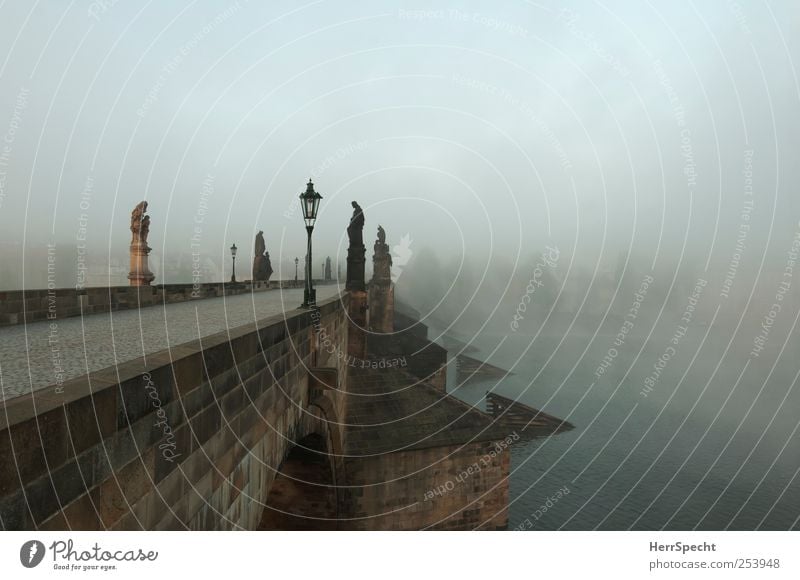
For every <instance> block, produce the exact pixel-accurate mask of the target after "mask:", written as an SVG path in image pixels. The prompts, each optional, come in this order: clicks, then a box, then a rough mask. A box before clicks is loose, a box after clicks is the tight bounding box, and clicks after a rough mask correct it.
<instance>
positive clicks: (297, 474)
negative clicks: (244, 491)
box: [258, 433, 338, 530]
mask: <svg viewBox="0 0 800 580" xmlns="http://www.w3.org/2000/svg"><path fill="white" fill-rule="evenodd" d="M328 443H329V441H328V438H327V437H326V436H323V435H320V434H319V433H311V434H309V435H306V436H305V437H303V438H302V439H300V440H299V441H297V443H296V444H295V445H294V447H292V448H291V449H290V451H289V453H288V454H287V456H286V458H285V459H284V460H283V463H281V465H280V467H279V469H278V472H277V473H276V474H275V479H274V480H273V482H272V485H271V486H270V488H269V492H268V493H267V498H266V501H265V502H264V504H265V505H264V510H263V512H262V515H261V521H260V523H259V526H258V529H259V530H335V529H336V525H337V519H336V518H337V515H338V498H337V493H336V487H335V485H336V469H335V462H334V461H333V457H332V455H331V449H330V446H329V444H328Z"/></svg>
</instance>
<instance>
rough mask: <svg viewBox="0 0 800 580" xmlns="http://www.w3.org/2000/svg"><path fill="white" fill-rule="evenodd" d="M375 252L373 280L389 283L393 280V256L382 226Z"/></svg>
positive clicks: (379, 228)
mask: <svg viewBox="0 0 800 580" xmlns="http://www.w3.org/2000/svg"><path fill="white" fill-rule="evenodd" d="M374 251H375V253H374V254H373V255H372V262H373V269H372V280H373V282H375V281H378V280H387V281H388V280H389V279H390V278H391V267H392V254H391V252H390V251H389V244H387V243H386V231H385V230H384V229H383V227H382V226H378V239H377V240H375V245H374Z"/></svg>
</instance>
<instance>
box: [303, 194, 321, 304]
mask: <svg viewBox="0 0 800 580" xmlns="http://www.w3.org/2000/svg"><path fill="white" fill-rule="evenodd" d="M321 199H322V196H321V195H320V194H318V193H317V192H316V191H314V184H313V183H312V182H311V180H310V179H309V180H308V184H306V190H305V192H303V193H301V194H300V207H301V208H302V210H303V219H304V220H305V222H306V232H307V233H308V249H307V250H306V288H305V292H304V293H303V304H302V306H301V308H311V307H312V306H314V304H316V302H317V292H316V290H314V284H313V283H312V281H311V232H313V231H314V222H316V221H317V210H318V209H319V202H320V200H321Z"/></svg>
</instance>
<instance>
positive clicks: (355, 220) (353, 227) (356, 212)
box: [347, 201, 364, 248]
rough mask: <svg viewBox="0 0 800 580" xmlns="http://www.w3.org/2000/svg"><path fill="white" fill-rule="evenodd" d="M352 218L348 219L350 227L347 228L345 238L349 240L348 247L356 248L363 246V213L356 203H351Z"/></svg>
mask: <svg viewBox="0 0 800 580" xmlns="http://www.w3.org/2000/svg"><path fill="white" fill-rule="evenodd" d="M352 206H353V217H351V218H350V225H349V226H347V237H348V238H349V239H350V247H351V248H356V247H359V246H363V245H364V238H363V236H362V230H363V229H364V212H363V210H362V209H361V206H360V205H358V202H355V201H354V202H352Z"/></svg>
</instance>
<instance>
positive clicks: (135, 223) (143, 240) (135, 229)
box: [131, 201, 150, 246]
mask: <svg viewBox="0 0 800 580" xmlns="http://www.w3.org/2000/svg"><path fill="white" fill-rule="evenodd" d="M146 213H147V202H146V201H141V202H139V203H138V204H136V207H135V208H133V211H132V212H131V233H132V234H133V238H132V239H131V244H136V243H138V244H144V245H145V246H146V245H147V235H148V234H149V233H150V216H149V215H145V214H146Z"/></svg>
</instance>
